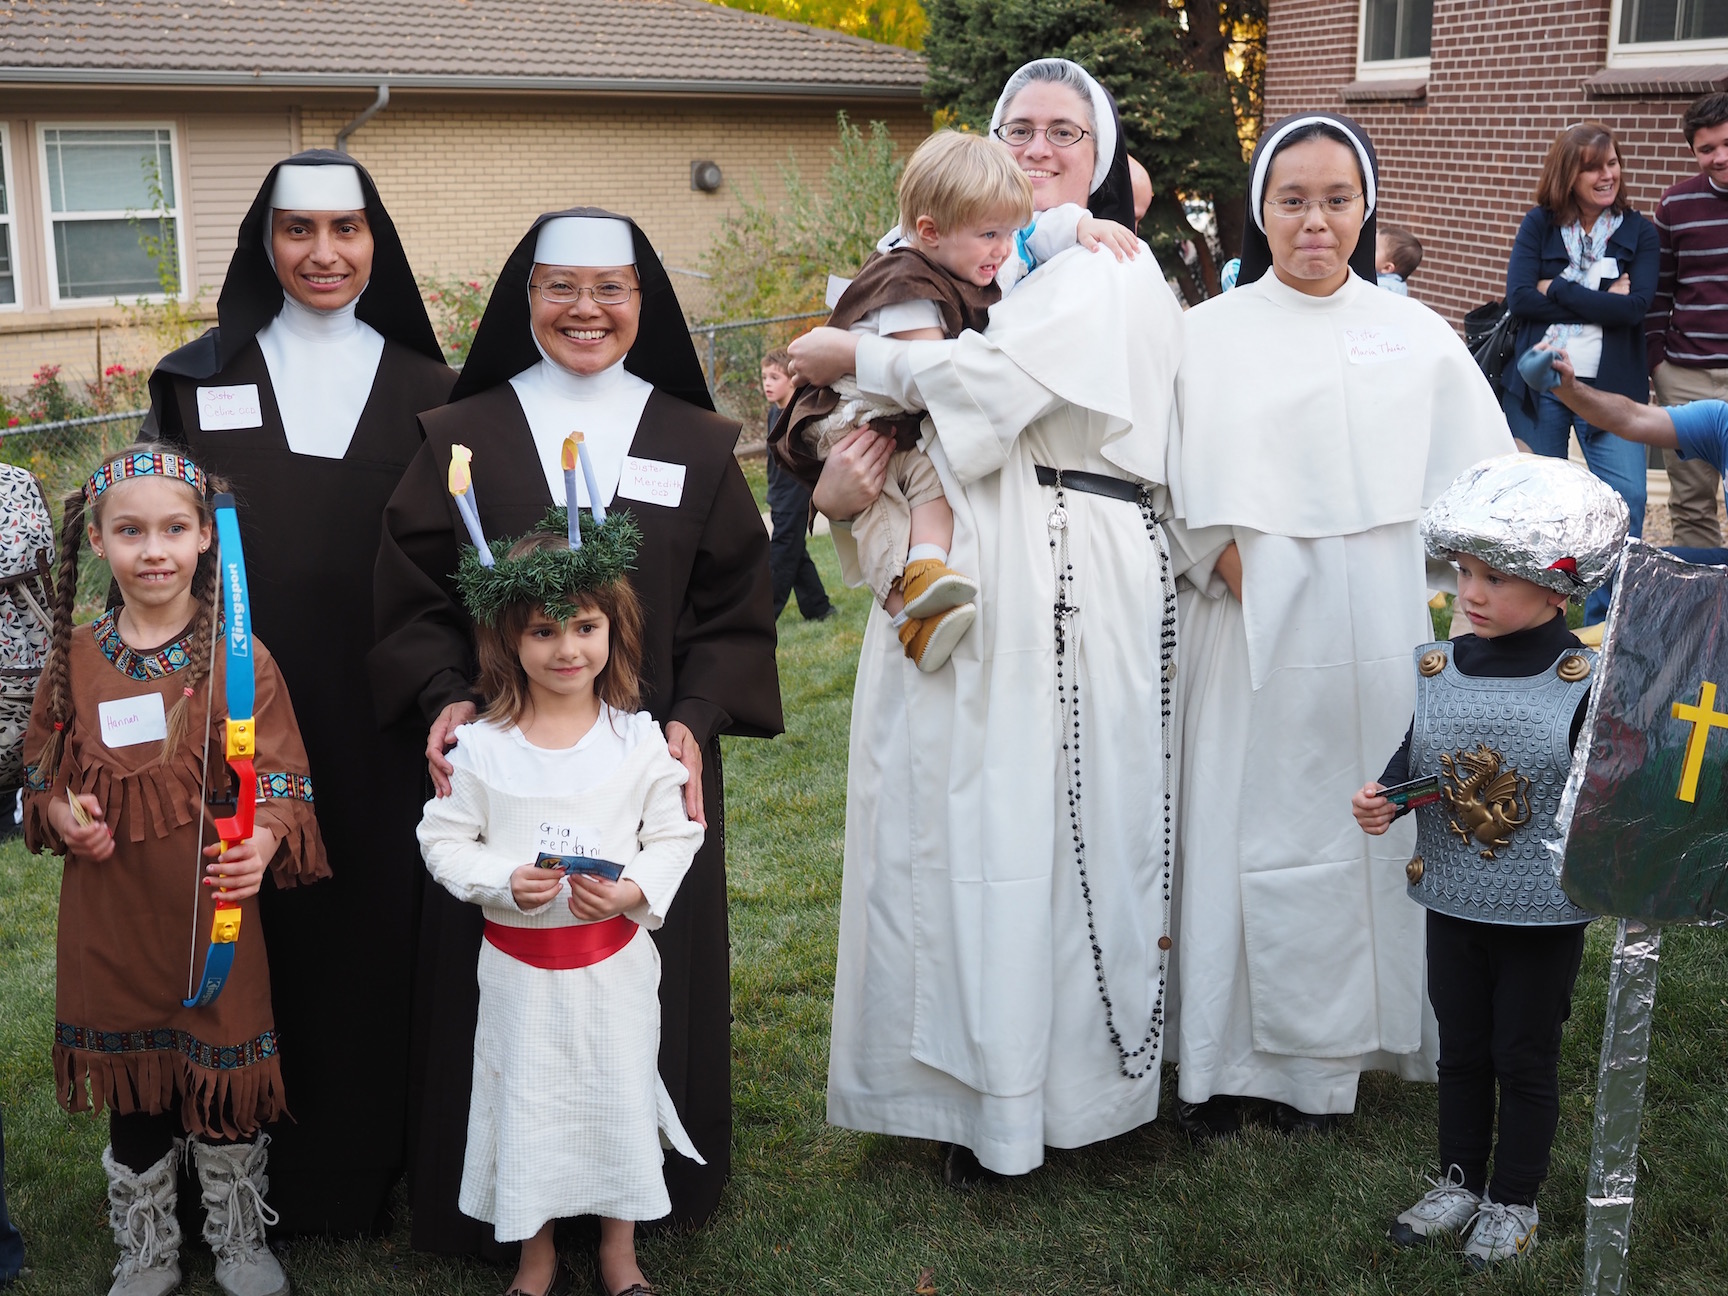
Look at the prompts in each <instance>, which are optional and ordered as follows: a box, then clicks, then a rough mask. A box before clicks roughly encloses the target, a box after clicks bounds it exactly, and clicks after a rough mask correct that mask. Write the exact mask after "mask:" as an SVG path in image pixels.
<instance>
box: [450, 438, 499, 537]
mask: <svg viewBox="0 0 1728 1296" xmlns="http://www.w3.org/2000/svg"><path fill="white" fill-rule="evenodd" d="M473 457H474V455H473V452H472V451H470V450H469V449H468V447H467V446H465V445H453V446H451V447H450V496H451V498H452V499H454V500H455V501H456V511H457V512H458V513H460V514H461V515H462V521H463V524H464V525H466V526H467V528H468V538H469V539H470V540H472V541H473V542H474V547H475V548H476V549H478V550H479V551H480V565H481V566H482V567H490V566H492V547H491V546H490V545H488V544H487V543H486V533H485V532H484V531H482V530H481V529H480V511H479V509H477V508H476V507H475V506H474V481H473V478H472V477H471V476H470V475H469V472H468V462H469V460H471V459H472V458H473Z"/></svg>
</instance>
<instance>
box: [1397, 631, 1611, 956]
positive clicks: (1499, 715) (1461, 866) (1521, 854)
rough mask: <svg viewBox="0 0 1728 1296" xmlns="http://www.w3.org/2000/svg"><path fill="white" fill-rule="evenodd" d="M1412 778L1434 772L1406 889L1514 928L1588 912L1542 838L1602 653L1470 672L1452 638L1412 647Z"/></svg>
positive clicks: (1434, 903)
mask: <svg viewBox="0 0 1728 1296" xmlns="http://www.w3.org/2000/svg"><path fill="white" fill-rule="evenodd" d="M1415 657H1416V720H1415V725H1414V729H1413V732H1412V734H1411V740H1410V777H1411V778H1413V779H1415V778H1426V777H1428V776H1430V775H1438V776H1439V780H1440V800H1439V801H1436V802H1432V803H1430V804H1428V805H1423V806H1419V807H1418V808H1417V809H1416V810H1415V811H1413V813H1414V814H1415V816H1416V855H1415V857H1414V858H1413V859H1412V860H1411V861H1410V865H1409V868H1408V869H1407V877H1408V880H1409V884H1410V898H1411V899H1412V900H1415V901H1416V902H1417V903H1418V904H1421V905H1425V906H1426V907H1427V908H1429V909H1433V910H1435V911H1436V912H1438V913H1443V914H1449V915H1451V916H1452V917H1454V918H1468V919H1471V920H1473V921H1475V922H1487V923H1502V924H1505V925H1507V926H1513V927H1531V926H1541V925H1546V924H1549V923H1578V922H1588V921H1589V920H1590V919H1591V918H1594V917H1595V916H1596V915H1594V914H1592V913H1588V912H1586V911H1585V910H1583V909H1580V908H1578V906H1577V905H1575V904H1573V903H1572V902H1571V900H1569V899H1567V897H1566V893H1565V892H1564V891H1562V890H1561V889H1560V870H1559V866H1558V864H1557V862H1555V861H1554V860H1553V858H1552V857H1551V856H1550V855H1549V853H1548V850H1547V848H1546V847H1545V846H1544V845H1543V839H1544V838H1546V837H1549V836H1552V834H1553V831H1554V813H1555V811H1556V810H1557V809H1558V808H1559V805H1560V793H1561V790H1562V789H1563V788H1564V787H1565V786H1566V774H1567V771H1568V770H1569V769H1570V768H1571V765H1572V748H1571V744H1570V743H1569V742H1568V741H1567V738H1568V735H1569V733H1570V731H1571V728H1572V717H1573V716H1574V715H1575V714H1576V713H1577V710H1578V703H1579V702H1580V701H1582V700H1583V698H1584V696H1585V695H1586V694H1587V693H1589V691H1590V684H1591V682H1592V679H1593V676H1594V673H1595V661H1596V656H1595V654H1594V653H1592V652H1589V651H1588V650H1586V649H1582V648H1569V649H1567V650H1566V651H1565V652H1564V653H1562V654H1561V655H1560V657H1559V658H1558V659H1556V661H1555V663H1554V665H1553V666H1552V667H1550V668H1549V669H1548V670H1546V671H1544V672H1543V673H1542V674H1540V675H1530V676H1524V677H1522V678H1517V679H1494V678H1490V677H1486V676H1477V675H1464V674H1462V673H1460V672H1459V670H1458V668H1457V666H1455V665H1454V664H1453V661H1452V645H1451V644H1450V643H1434V644H1424V645H1423V646H1422V647H1420V648H1418V649H1416V652H1415Z"/></svg>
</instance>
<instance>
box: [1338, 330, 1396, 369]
mask: <svg viewBox="0 0 1728 1296" xmlns="http://www.w3.org/2000/svg"><path fill="white" fill-rule="evenodd" d="M1343 333H1344V352H1345V354H1346V355H1348V356H1349V357H1350V363H1351V364H1385V363H1386V362H1387V361H1388V360H1402V359H1403V358H1404V357H1405V356H1407V355H1409V354H1410V343H1409V342H1407V341H1405V339H1404V330H1403V329H1400V328H1394V327H1392V326H1391V325H1389V324H1383V325H1381V326H1380V327H1379V328H1347V329H1344V330H1343Z"/></svg>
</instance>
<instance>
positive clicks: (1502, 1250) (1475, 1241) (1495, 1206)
mask: <svg viewBox="0 0 1728 1296" xmlns="http://www.w3.org/2000/svg"><path fill="white" fill-rule="evenodd" d="M1535 1249H1536V1208H1535V1207H1534V1206H1505V1205H1502V1204H1501V1203H1499V1202H1497V1201H1490V1200H1488V1198H1486V1197H1484V1198H1483V1199H1482V1206H1481V1208H1480V1209H1479V1210H1478V1211H1477V1212H1476V1223H1475V1225H1474V1226H1473V1227H1472V1228H1471V1230H1470V1236H1469V1237H1468V1238H1467V1239H1465V1242H1464V1259H1465V1260H1466V1261H1468V1262H1469V1265H1470V1267H1471V1268H1472V1269H1475V1270H1477V1271H1478V1272H1480V1271H1481V1270H1483V1269H1486V1268H1488V1266H1489V1265H1493V1264H1498V1263H1499V1262H1500V1261H1502V1260H1520V1259H1522V1258H1523V1257H1525V1256H1527V1255H1529V1254H1530V1253H1531V1252H1532V1251H1534V1250H1535Z"/></svg>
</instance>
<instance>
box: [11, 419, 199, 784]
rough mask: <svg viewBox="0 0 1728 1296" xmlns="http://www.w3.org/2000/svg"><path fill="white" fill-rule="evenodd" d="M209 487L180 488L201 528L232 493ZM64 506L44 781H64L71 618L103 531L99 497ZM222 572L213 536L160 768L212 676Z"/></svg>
mask: <svg viewBox="0 0 1728 1296" xmlns="http://www.w3.org/2000/svg"><path fill="white" fill-rule="evenodd" d="M163 453H179V451H178V449H177V447H174V446H169V445H163V444H161V443H159V442H154V441H141V442H137V443H135V444H133V445H129V446H127V447H126V448H125V449H123V450H118V451H115V452H114V453H113V454H111V455H107V456H105V457H104V462H106V461H107V460H109V459H117V458H120V457H122V456H126V455H135V454H146V455H148V454H163ZM164 480H171V479H164ZM206 481H207V482H208V485H209V494H207V495H204V496H199V495H198V494H197V492H196V490H195V489H194V488H193V487H192V486H190V485H186V484H185V483H180V485H182V486H183V487H184V489H185V490H186V491H188V492H189V493H191V494H192V496H193V497H194V498H195V499H196V500H197V510H198V520H199V522H200V523H201V524H210V523H213V522H214V521H215V510H214V509H213V508H212V507H211V503H210V500H211V497H212V496H214V495H216V494H218V493H220V492H222V491H225V490H227V489H228V484H227V483H226V482H225V481H223V480H221V479H220V478H217V477H207V478H206ZM62 503H63V509H64V512H63V514H62V516H61V521H60V564H59V569H58V570H57V571H56V572H55V578H54V618H53V629H52V632H51V633H52V640H51V643H50V646H49V649H48V660H47V662H46V663H45V664H44V666H43V668H42V679H43V682H44V684H45V685H46V686H47V689H48V720H49V723H50V724H51V725H52V726H53V728H52V730H51V731H50V733H49V735H48V743H47V745H46V746H45V747H44V748H43V749H42V756H41V759H40V761H39V767H40V769H41V770H42V772H43V774H44V775H46V776H48V777H51V778H58V777H59V773H60V766H61V765H62V764H63V763H64V761H65V759H66V753H67V747H68V744H67V736H68V735H69V734H70V732H71V729H72V724H73V715H74V711H73V705H72V678H71V667H70V660H71V655H72V617H73V613H74V610H75V607H76V604H77V600H78V558H79V554H80V551H81V550H82V549H83V547H84V542H85V540H86V538H87V529H88V527H90V526H95V527H98V528H100V527H101V525H102V499H101V497H100V496H98V497H97V500H96V502H95V505H94V507H90V506H89V505H87V504H86V502H85V499H84V490H83V487H81V486H80V487H79V488H77V489H76V490H73V491H70V492H68V493H67V495H66V496H65V499H64V500H63V501H62ZM220 567H221V556H220V554H218V552H217V546H216V542H215V537H214V536H212V537H211V544H210V547H209V549H207V550H205V551H204V552H203V553H202V554H200V555H199V556H198V566H197V567H196V568H195V569H194V570H193V573H192V590H191V593H192V601H193V605H194V606H195V607H196V609H197V612H196V615H195V616H194V617H193V619H192V626H191V629H190V630H189V631H188V633H187V640H188V642H187V655H188V657H189V658H190V660H189V662H188V665H187V667H186V671H185V675H184V686H183V688H182V689H181V693H180V698H179V700H178V701H177V702H175V703H174V705H173V706H172V707H171V708H170V709H169V711H168V717H167V719H168V734H167V737H166V739H165V740H164V741H163V743H162V754H161V756H160V758H159V761H160V763H161V764H167V763H168V762H169V761H170V760H172V759H173V756H174V753H175V752H176V751H177V750H178V749H179V746H180V744H181V742H183V741H184V740H185V737H186V731H187V729H188V728H189V727H190V725H191V707H192V700H193V695H194V694H195V693H196V691H197V689H198V686H199V685H200V684H202V683H203V682H204V681H205V680H206V679H208V678H209V675H210V671H211V667H212V663H213V661H214V657H215V628H216V618H217V600H218V599H219V598H220V596H221V590H222V582H221V579H220V577H219V575H218V573H219V571H220ZM50 771H52V773H50Z"/></svg>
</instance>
